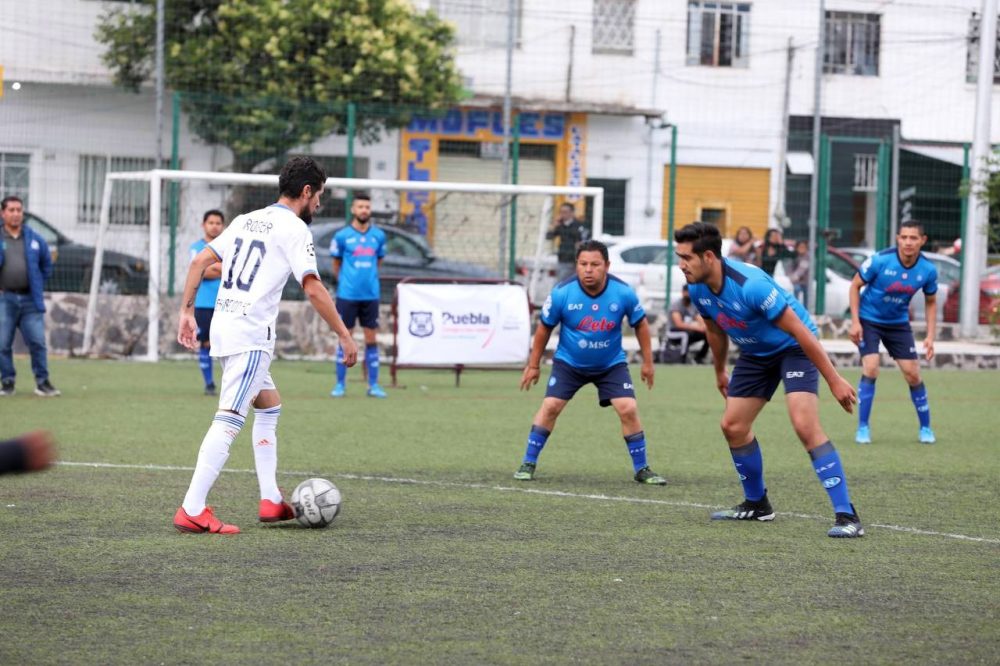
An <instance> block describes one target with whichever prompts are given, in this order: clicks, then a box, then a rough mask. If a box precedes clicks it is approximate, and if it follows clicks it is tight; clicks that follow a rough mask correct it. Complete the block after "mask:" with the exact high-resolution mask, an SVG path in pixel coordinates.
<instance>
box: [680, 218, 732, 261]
mask: <svg viewBox="0 0 1000 666" xmlns="http://www.w3.org/2000/svg"><path fill="white" fill-rule="evenodd" d="M674 242H675V243H691V247H692V249H693V250H694V253H695V254H697V255H698V256H699V257H700V256H702V255H703V254H705V252H707V251H708V250H711V251H712V252H713V253H714V254H715V256H717V257H721V256H722V234H720V233H719V227H717V226H715V225H714V224H710V223H708V222H692V223H691V224H686V225H684V226H683V227H681V228H680V229H678V230H677V231H675V232H674Z"/></svg>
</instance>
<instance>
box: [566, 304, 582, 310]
mask: <svg viewBox="0 0 1000 666" xmlns="http://www.w3.org/2000/svg"><path fill="white" fill-rule="evenodd" d="M566 309H567V310H569V311H570V312H572V311H573V310H582V309H583V303H570V304H569V305H567V306H566Z"/></svg>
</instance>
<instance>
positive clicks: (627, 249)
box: [518, 237, 858, 316]
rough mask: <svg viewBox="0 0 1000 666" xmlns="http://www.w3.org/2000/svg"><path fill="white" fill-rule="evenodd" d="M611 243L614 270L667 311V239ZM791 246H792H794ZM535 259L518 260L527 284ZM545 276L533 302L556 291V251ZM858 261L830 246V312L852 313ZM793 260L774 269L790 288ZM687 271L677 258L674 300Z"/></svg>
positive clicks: (545, 264) (649, 303) (725, 243)
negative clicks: (852, 288) (851, 292)
mask: <svg viewBox="0 0 1000 666" xmlns="http://www.w3.org/2000/svg"><path fill="white" fill-rule="evenodd" d="M601 241H603V242H604V243H605V244H606V245H607V246H608V259H609V260H610V262H611V273H612V274H613V275H615V276H617V277H619V278H621V279H622V280H624V281H625V282H627V283H628V284H629V285H631V286H632V287H633V288H635V290H636V291H637V292H638V294H639V299H640V301H641V302H642V303H643V307H645V308H646V309H648V310H650V311H652V312H657V311H663V310H665V307H664V306H665V301H666V291H667V241H666V240H662V239H643V240H627V239H623V238H617V237H609V238H602V239H601ZM731 245H732V239H730V238H723V239H722V255H723V256H726V255H727V254H729V248H730V246H731ZM791 247H792V246H791V245H789V249H791ZM533 263H534V262H533V261H532V260H531V259H527V260H521V261H519V262H518V275H519V279H521V280H522V281H523V282H524V284H525V285H528V284H530V280H531V267H532V266H533ZM541 266H542V269H541V274H542V275H541V277H540V279H538V280H536V288H535V290H534V292H533V293H532V294H531V302H532V303H540V302H542V301H544V300H545V297H546V296H547V295H548V293H549V292H550V291H551V290H552V287H553V285H554V283H555V275H556V256H555V254H550V255H546V256H545V257H543V260H542V264H541ZM857 269H858V264H857V263H856V262H855V261H854V260H853V259H851V257H849V256H847V255H846V254H844V253H842V252H840V251H839V250H837V249H836V248H827V270H826V282H827V283H826V314H830V315H834V316H842V315H844V314H846V313H848V312H849V302H848V296H849V293H848V288H849V287H850V284H851V278H853V277H854V273H855V271H857ZM790 272H791V262H790V261H786V262H780V263H779V264H778V266H777V267H776V268H775V271H774V279H775V281H777V283H778V284H779V285H781V286H782V287H783V288H785V289H786V290H788V291H792V283H791V281H790V280H789V279H788V277H787V276H788V273H790ZM685 281H686V280H685V278H684V273H682V272H681V269H680V267H679V266H678V265H677V260H676V257H675V260H674V263H673V267H672V269H671V284H670V301H671V302H673V301H674V300H676V299H678V298H680V297H681V287H682V286H683V285H684V283H685Z"/></svg>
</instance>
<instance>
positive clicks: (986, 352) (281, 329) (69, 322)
mask: <svg viewBox="0 0 1000 666" xmlns="http://www.w3.org/2000/svg"><path fill="white" fill-rule="evenodd" d="M45 301H46V308H47V312H46V335H47V336H48V345H49V352H50V353H51V354H56V355H68V356H75V355H78V354H79V352H80V348H81V346H82V345H83V328H84V322H85V319H86V312H87V295H86V294H72V293H52V294H46V297H45ZM179 301H180V298H179V297H174V298H167V297H164V298H163V299H162V300H161V301H160V354H161V356H164V357H168V358H169V357H175V356H181V357H182V356H185V355H188V354H190V352H189V351H187V350H186V349H183V348H182V347H181V346H180V345H179V344H177V341H176V336H177V309H178V306H179ZM147 303H148V299H147V298H146V297H145V296H112V295H104V296H101V297H100V303H99V305H98V311H97V317H96V319H95V326H94V349H93V352H92V355H94V356H99V357H109V358H126V357H130V356H137V357H141V356H145V354H146V334H147V330H148V318H147ZM391 316H392V313H391V306H390V305H382V307H381V313H380V316H379V322H380V331H379V344H380V346H381V347H382V354H383V356H384V357H391V355H392V349H391V346H392V319H391ZM660 319H661V321H659V322H657V321H655V320H654V318H652V317H651V325H652V327H653V331H657V330H658V328H659V327H660V326H662V325H663V321H662V317H661V318H660ZM817 325H818V326H819V329H820V336H821V337H822V338H823V339H824V340H826V341H830V344H827V351H828V353H829V355H830V358H831V360H833V362H834V364H835V365H837V366H838V367H856V366H857V365H859V358H858V354H857V351H856V350H855V349H854V347H853V345H850V343H848V342H847V331H848V329H849V327H850V321H848V320H843V319H834V318H831V317H820V318H818V319H817ZM914 330H915V332H916V333H917V339H918V340H919V339H921V337H922V336H923V325H922V324H918V323H915V324H914ZM956 330H957V329H956V327H955V326H954V325H950V324H945V325H941V326H939V335H938V340H939V342H947V341H949V340H954V338H955V332H956ZM835 341H839V343H835ZM335 344H336V338H335V337H334V335H333V334H332V333H331V332H330V331H329V329H328V327H327V325H326V323H325V322H324V321H323V320H322V319H321V318H320V317H319V315H318V314H316V311H315V310H314V309H313V308H312V306H311V305H310V304H309V303H308V302H306V301H282V303H281V310H280V312H279V314H278V330H277V343H276V346H275V353H276V356H277V357H279V358H293V359H324V360H325V359H331V358H333V354H334V350H335ZM734 349H735V348H734ZM15 351H17V352H19V353H25V352H26V351H27V350H26V349H25V347H24V344H23V342H22V341H21V340H20V336H17V339H16V341H15ZM937 351H938V353H937V355H936V356H935V359H934V362H933V365H934V367H937V368H968V369H1000V348H997V347H985V346H983V345H979V346H976V345H960V344H954V345H938V350H937ZM882 363H883V365H886V366H891V365H893V361H892V359H890V358H889V357H888V355H886V354H883V355H882Z"/></svg>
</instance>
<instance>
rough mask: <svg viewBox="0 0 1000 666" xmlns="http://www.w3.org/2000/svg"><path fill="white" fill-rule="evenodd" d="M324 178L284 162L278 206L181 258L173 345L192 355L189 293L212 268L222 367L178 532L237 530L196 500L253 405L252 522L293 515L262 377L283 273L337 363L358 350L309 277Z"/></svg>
mask: <svg viewBox="0 0 1000 666" xmlns="http://www.w3.org/2000/svg"><path fill="white" fill-rule="evenodd" d="M325 182H326V174H325V173H324V171H323V169H322V168H321V167H320V166H319V165H318V164H316V162H315V161H313V160H312V159H310V158H308V157H293V158H292V159H290V160H289V161H288V163H287V164H285V166H284V168H282V170H281V175H280V176H279V178H278V189H279V191H280V196H279V198H278V202H277V203H274V204H271V205H270V206H268V207H267V208H262V209H260V210H257V211H254V212H252V213H246V214H244V215H241V216H239V217H237V218H236V219H234V220H233V221H232V223H230V225H229V227H228V228H227V229H226V230H225V231H224V232H223V233H222V234H221V235H219V236H218V237H217V238H216V239H214V240H213V241H211V242H210V243H209V244H208V246H207V247H206V248H205V249H204V250H202V251H201V252H199V253H198V254H197V255H196V256H195V258H194V260H193V261H192V262H191V267H190V269H189V270H188V275H187V281H186V282H185V284H184V294H183V297H182V299H181V312H180V322H179V324H178V332H177V341H178V342H180V343H181V344H182V345H184V346H185V347H188V348H189V349H195V348H196V347H197V345H198V341H197V337H196V336H197V324H196V322H195V317H194V300H195V292H196V291H197V289H198V285H199V284H200V283H201V279H202V274H203V273H204V271H205V269H206V268H208V267H209V266H211V265H212V264H214V263H216V262H222V275H221V277H222V284H221V285H220V287H219V295H218V297H217V299H216V303H215V317H214V320H213V322H212V332H211V344H212V356H215V357H218V359H219V363H220V365H221V366H222V388H221V391H220V392H219V410H218V411H217V412H216V413H215V418H214V419H213V421H212V425H211V427H210V428H209V429H208V432H207V433H206V434H205V439H204V440H202V443H201V450H200V451H199V453H198V462H197V465H196V466H195V470H194V474H193V476H192V477H191V485H190V486H189V488H188V491H187V494H186V495H185V496H184V502H183V504H181V506H180V508H179V509H177V512H176V513H175V514H174V527H176V528H177V529H178V530H180V531H181V532H195V533H199V532H212V533H216V534H237V533H239V531H240V529H239V528H238V527H236V526H235V525H228V524H226V523H223V522H222V521H221V520H219V519H218V518H216V517H215V514H214V512H213V511H212V508H211V507H209V506H206V504H205V502H206V500H207V497H208V492H209V491H210V490H211V489H212V486H213V485H214V484H215V480H216V479H217V478H218V477H219V473H220V472H221V471H222V468H223V466H224V465H225V464H226V460H227V459H228V458H229V447H230V446H231V445H232V443H233V440H235V439H236V436H237V435H238V434H239V432H240V430H241V429H242V428H243V424H244V422H245V421H246V416H247V412H248V411H249V410H250V405H253V407H254V423H253V453H254V464H255V466H256V469H257V481H258V483H259V484H260V506H259V511H258V518H259V520H260V521H261V522H267V523H269V522H277V521H280V520H289V519H290V518H293V517H294V512H293V510H292V507H291V505H289V504H288V503H287V502H286V501H285V500H284V498H282V496H281V491H280V490H279V489H278V483H277V479H276V474H277V467H278V450H277V444H278V441H277V437H276V435H275V432H276V430H277V425H278V416H279V415H280V414H281V396H280V395H279V394H278V390H277V388H276V387H275V385H274V382H273V381H272V380H271V373H270V366H271V357H272V355H273V353H274V338H275V325H276V323H277V318H278V304H279V303H280V301H281V291H282V289H283V288H284V286H285V282H286V281H287V280H288V276H289V274H292V275H294V276H295V279H296V280H298V282H299V283H300V284H301V285H302V289H303V291H305V293H306V296H307V297H308V298H309V302H310V303H312V305H313V307H314V308H316V311H317V312H318V313H319V315H320V317H322V318H323V321H325V322H326V323H327V324H328V325H329V326H330V328H331V329H332V330H333V332H334V333H336V334H337V337H338V338H339V341H340V345H341V348H342V349H343V350H344V360H345V364H346V365H349V366H350V365H354V364H355V362H356V361H357V356H358V348H357V345H356V344H355V342H354V339H353V338H352V337H351V333H350V331H349V330H348V329H347V327H346V326H344V322H343V320H342V319H341V318H340V315H338V314H337V309H336V308H335V307H334V304H333V299H332V298H330V294H329V292H328V291H327V290H326V287H324V286H323V283H322V282H321V281H320V279H319V273H318V271H317V270H316V251H315V249H314V248H313V239H312V234H311V233H310V232H309V227H308V226H307V225H308V224H309V223H310V222H312V215H313V213H314V212H315V211H316V210H317V209H318V208H319V199H320V195H321V194H322V193H323V185H324V183H325Z"/></svg>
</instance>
